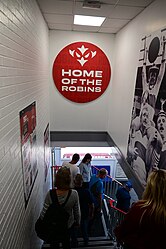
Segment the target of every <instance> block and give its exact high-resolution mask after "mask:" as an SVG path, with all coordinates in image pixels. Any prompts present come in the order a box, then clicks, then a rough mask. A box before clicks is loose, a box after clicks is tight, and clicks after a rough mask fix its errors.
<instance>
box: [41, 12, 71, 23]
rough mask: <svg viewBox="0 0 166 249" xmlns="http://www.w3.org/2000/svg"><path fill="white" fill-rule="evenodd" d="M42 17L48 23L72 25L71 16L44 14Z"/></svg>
mask: <svg viewBox="0 0 166 249" xmlns="http://www.w3.org/2000/svg"><path fill="white" fill-rule="evenodd" d="M44 17H45V19H46V20H47V22H48V23H63V24H65V23H66V24H73V16H72V15H57V14H44Z"/></svg>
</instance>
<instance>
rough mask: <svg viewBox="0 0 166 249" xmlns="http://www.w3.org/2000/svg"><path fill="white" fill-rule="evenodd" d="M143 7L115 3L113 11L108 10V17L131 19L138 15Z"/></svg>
mask: <svg viewBox="0 0 166 249" xmlns="http://www.w3.org/2000/svg"><path fill="white" fill-rule="evenodd" d="M143 9H144V8H143V7H130V6H121V5H117V6H116V7H115V8H114V9H113V11H111V12H110V14H109V17H110V18H120V19H133V18H134V17H135V16H136V15H138V14H139V13H140V12H141V11H142V10H143Z"/></svg>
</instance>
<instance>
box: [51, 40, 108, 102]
mask: <svg viewBox="0 0 166 249" xmlns="http://www.w3.org/2000/svg"><path fill="white" fill-rule="evenodd" d="M110 78H111V67H110V63H109V61H108V58H107V56H106V55H105V54H104V52H103V51H102V50H101V49H100V48H98V47H97V46H96V45H94V44H91V43H89V42H75V43H72V44H70V45H68V46H66V47H65V48H63V49H62V50H61V51H60V53H59V54H58V55H57V57H56V58H55V61H54V64H53V79H54V83H55V86H56V87H57V89H58V91H59V92H60V93H61V94H62V95H63V96H64V97H65V98H67V99H69V100H71V101H73V102H76V103H87V102H90V101H93V100H95V99H97V98H99V97H100V96H101V95H102V94H103V93H104V92H105V90H106V89H107V87H108V84H109V82H110Z"/></svg>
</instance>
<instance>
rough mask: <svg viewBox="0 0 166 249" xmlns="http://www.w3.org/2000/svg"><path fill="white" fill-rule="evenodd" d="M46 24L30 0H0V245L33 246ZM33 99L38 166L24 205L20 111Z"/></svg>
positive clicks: (40, 192) (44, 110)
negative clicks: (35, 177) (35, 115)
mask: <svg viewBox="0 0 166 249" xmlns="http://www.w3.org/2000/svg"><path fill="white" fill-rule="evenodd" d="M48 46H49V45H48V29H47V27H46V24H45V22H44V19H43V18H42V16H41V13H40V10H39V8H38V6H37V3H36V1H35V0H0V248H1V249H32V248H33V249H37V248H39V247H37V242H38V239H37V237H36V236H35V233H34V222H35V220H36V217H37V216H38V214H39V211H40V209H41V205H42V203H43V197H44V196H45V192H46V191H47V189H48V186H49V182H46V183H45V182H44V165H43V159H44V147H43V144H44V137H43V134H44V130H45V128H46V126H47V123H49V114H48V113H49V104H48V99H49V96H48V95H49V93H48V81H49V69H48V63H49V60H48ZM34 101H36V110H37V159H38V168H39V172H38V175H37V179H36V181H35V184H34V187H33V191H32V194H31V197H30V200H29V202H28V206H27V208H26V209H25V202H24V192H23V176H22V164H21V151H20V148H21V146H20V123H19V122H20V120H19V112H20V111H21V110H22V109H24V108H25V107H26V106H28V105H29V104H31V103H32V102H34Z"/></svg>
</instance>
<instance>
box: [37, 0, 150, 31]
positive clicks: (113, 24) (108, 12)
mask: <svg viewBox="0 0 166 249" xmlns="http://www.w3.org/2000/svg"><path fill="white" fill-rule="evenodd" d="M85 1H86V2H88V5H89V4H90V7H91V8H83V3H84V2H85ZM96 1H97V2H98V3H99V4H100V8H97V9H96V8H94V4H95V2H96ZM153 1H154V0H100V1H98V0H37V2H38V5H39V8H40V10H41V12H42V14H43V16H44V18H45V20H46V23H47V25H48V28H49V29H55V30H56V29H57V30H70V31H87V32H98V33H109V34H116V33H117V32H118V31H119V30H121V29H122V28H123V27H124V26H125V25H126V24H127V23H128V22H130V21H131V20H132V19H133V18H134V17H136V16H137V15H138V14H139V13H141V12H142V11H143V10H144V9H145V8H146V7H147V6H148V5H149V4H151V3H152V2H153ZM92 7H93V8H92ZM74 14H77V15H87V16H102V17H106V19H105V21H104V23H103V24H102V26H101V27H94V26H93V27H90V26H82V25H74V24H73V20H74Z"/></svg>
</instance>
